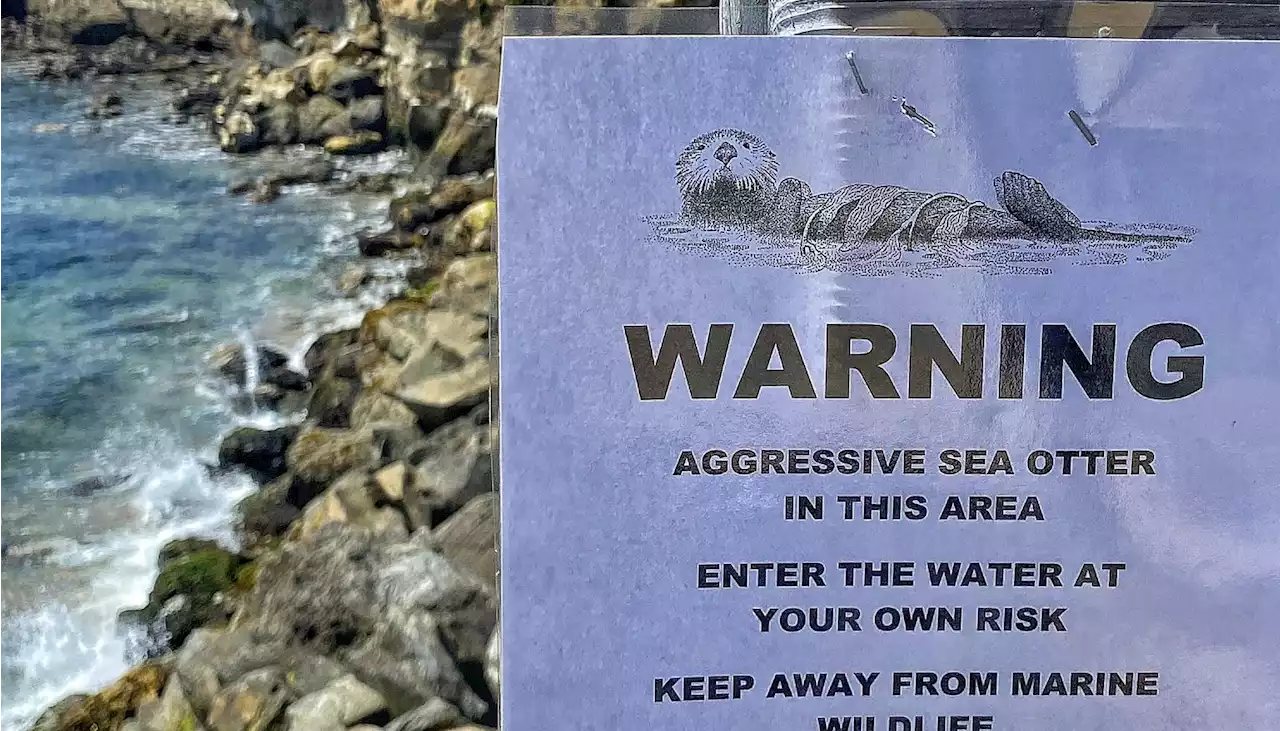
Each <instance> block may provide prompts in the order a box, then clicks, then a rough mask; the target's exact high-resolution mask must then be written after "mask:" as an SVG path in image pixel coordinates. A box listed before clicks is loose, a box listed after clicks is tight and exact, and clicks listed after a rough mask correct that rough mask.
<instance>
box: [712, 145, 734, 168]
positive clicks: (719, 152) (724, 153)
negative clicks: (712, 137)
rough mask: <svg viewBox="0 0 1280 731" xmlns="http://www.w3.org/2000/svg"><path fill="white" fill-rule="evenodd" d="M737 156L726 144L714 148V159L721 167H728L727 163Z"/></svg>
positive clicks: (730, 146)
mask: <svg viewBox="0 0 1280 731" xmlns="http://www.w3.org/2000/svg"><path fill="white" fill-rule="evenodd" d="M737 156H738V150H737V148H735V147H734V146H733V145H731V144H729V143H728V142H721V143H720V146H719V147H717V148H716V159H717V160H719V161H720V164H722V165H728V164H729V161H730V160H732V159H733V158H735V157H737Z"/></svg>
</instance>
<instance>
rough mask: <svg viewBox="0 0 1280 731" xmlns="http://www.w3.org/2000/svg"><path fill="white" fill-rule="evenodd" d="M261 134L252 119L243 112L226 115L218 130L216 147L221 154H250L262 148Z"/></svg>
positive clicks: (238, 111)
mask: <svg viewBox="0 0 1280 731" xmlns="http://www.w3.org/2000/svg"><path fill="white" fill-rule="evenodd" d="M261 135H262V132H261V130H259V129H258V126H257V125H256V124H255V123H254V121H253V118H252V117H251V116H249V114H248V113H247V112H244V111H240V110H237V111H234V112H232V113H231V114H229V115H227V119H226V122H224V123H223V124H222V126H221V127H219V128H218V147H220V148H221V149H222V151H223V152H230V153H237V154H239V153H245V152H252V151H254V150H256V149H258V148H259V147H261V146H262V137H261Z"/></svg>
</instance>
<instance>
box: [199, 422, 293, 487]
mask: <svg viewBox="0 0 1280 731" xmlns="http://www.w3.org/2000/svg"><path fill="white" fill-rule="evenodd" d="M297 436H298V427H296V426H286V427H281V428H279V429H271V430H268V431H264V430H262V429H255V428H253V427H248V426H244V427H240V428H238V429H236V430H235V431H233V432H231V433H230V434H228V435H227V436H226V437H225V438H223V440H222V443H221V444H220V445H218V465H219V466H220V467H224V468H225V467H240V468H242V469H244V470H245V471H246V472H248V473H249V474H250V475H251V476H252V477H253V478H254V479H255V480H257V481H258V482H259V483H265V482H270V481H271V480H274V479H275V478H277V477H279V476H280V475H283V474H284V473H285V469H286V465H285V455H286V453H287V452H288V450H289V447H290V446H291V445H292V444H293V441H294V439H296V438H297Z"/></svg>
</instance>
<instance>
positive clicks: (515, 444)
mask: <svg viewBox="0 0 1280 731" xmlns="http://www.w3.org/2000/svg"><path fill="white" fill-rule="evenodd" d="M851 52H852V55H850V54H851ZM1276 68H1280V47H1277V46H1276V45H1274V44H1267V43H1262V42H1258V43H1253V42H1210V41H1199V42H1195V41H1193V42H1172V41H1170V42H1159V41H1150V42H1143V41H1118V40H1092V39H1089V40H1054V39H1025V40H1013V39H995V40H979V39H960V38H953V39H935V38H902V37H898V38H851V37H801V38H797V37H791V38H778V37H774V38H692V37H687V38H663V37H644V38H641V37H632V38H583V37H574V38H525V39H508V40H507V42H506V45H505V50H504V58H503V68H502V72H503V74H502V85H501V88H502V97H501V105H500V120H501V123H500V129H499V140H498V154H499V173H498V179H499V181H500V186H499V190H500V196H501V197H500V200H499V211H500V232H499V234H500V244H499V248H500V255H499V269H500V294H499V296H500V300H501V302H500V315H499V328H500V342H501V348H502V352H501V357H500V363H501V373H500V387H501V430H502V450H501V458H500V459H501V465H500V469H501V481H502V488H501V489H502V495H501V508H502V512H501V514H502V542H501V547H502V599H503V603H502V614H503V616H502V628H503V644H502V703H503V706H502V709H501V713H502V722H503V724H504V728H505V729H506V731H549V730H552V729H554V730H555V731H565V730H568V729H584V730H587V729H589V730H591V731H642V730H643V731H655V730H659V729H660V730H663V731H707V730H708V729H732V730H733V731H765V730H766V729H767V730H769V731H780V730H782V729H792V730H798V731H803V730H814V731H871V730H874V731H974V730H977V729H998V730H1000V731H1011V730H1020V731H1025V730H1028V729H1034V730H1035V731H1081V730H1082V729H1107V730H1113V731H1133V730H1135V729H1153V730H1154V729H1160V730H1161V731H1165V730H1168V729H1228V728H1229V729H1258V730H1274V729H1280V703H1277V701H1276V692H1277V689H1280V630H1278V629H1277V627H1278V626H1280V625H1277V618H1280V530H1278V526H1280V469H1278V468H1277V465H1280V428H1278V427H1277V415H1276V414H1277V407H1280V384H1278V383H1277V378H1276V367H1277V359H1278V358H1280V284H1278V282H1280V233H1278V232H1280V166H1278V165H1277V156H1276V152H1277V148H1276V142H1275V140H1276V124H1277V122H1276V120H1277V119H1278V118H1280V81H1277V76H1276V75H1275V69H1276ZM855 70H856V73H855Z"/></svg>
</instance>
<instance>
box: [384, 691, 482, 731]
mask: <svg viewBox="0 0 1280 731" xmlns="http://www.w3.org/2000/svg"><path fill="white" fill-rule="evenodd" d="M463 721H464V719H463V718H462V714H461V713H458V709H457V708H454V707H453V706H451V705H449V704H448V703H445V702H444V701H442V700H440V699H439V698H432V699H431V700H429V701H427V702H426V703H423V704H422V705H420V706H418V707H417V708H415V709H413V710H412V711H409V712H408V713H406V714H404V715H402V716H400V717H399V718H397V719H396V720H394V721H392V722H391V724H390V725H388V726H387V727H386V728H385V729H384V731H436V730H437V729H450V728H456V727H458V726H461V725H462V723H463Z"/></svg>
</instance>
